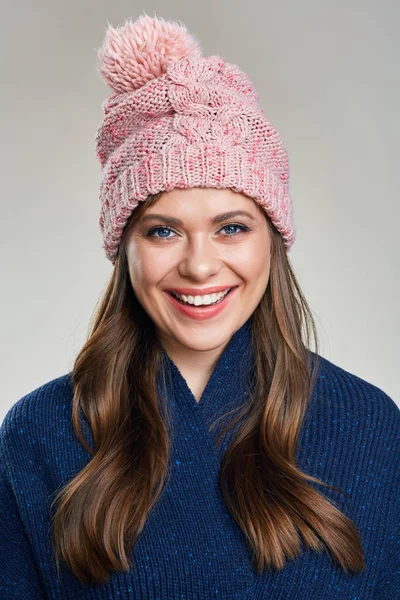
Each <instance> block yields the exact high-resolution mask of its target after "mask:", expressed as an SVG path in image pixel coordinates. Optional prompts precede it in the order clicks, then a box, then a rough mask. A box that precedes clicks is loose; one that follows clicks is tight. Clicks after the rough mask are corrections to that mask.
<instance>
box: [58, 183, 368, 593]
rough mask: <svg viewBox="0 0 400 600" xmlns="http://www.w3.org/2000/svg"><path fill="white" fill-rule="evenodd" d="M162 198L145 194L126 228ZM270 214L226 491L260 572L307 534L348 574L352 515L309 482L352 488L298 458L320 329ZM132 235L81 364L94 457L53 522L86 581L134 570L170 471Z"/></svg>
mask: <svg viewBox="0 0 400 600" xmlns="http://www.w3.org/2000/svg"><path fill="white" fill-rule="evenodd" d="M159 197H160V194H156V195H154V196H149V198H148V199H147V200H146V201H145V202H141V203H139V206H138V207H137V208H136V209H135V210H134V211H133V212H132V214H131V215H130V218H129V220H128V223H127V225H126V227H125V230H124V234H123V236H125V235H126V232H127V230H128V229H129V228H130V227H131V226H133V225H134V224H135V223H136V222H137V220H138V219H139V218H140V216H141V215H142V214H143V212H144V210H145V209H146V208H147V207H149V206H151V205H152V204H154V203H155V202H156V201H157V199H158V198H159ZM265 218H266V220H267V223H268V226H269V228H270V232H271V239H272V246H271V266H270V278H269V282H268V285H267V288H266V290H265V293H264V295H263V297H262V299H261V301H260V303H259V305H258V306H257V308H256V309H255V311H254V312H253V315H252V340H253V344H254V350H255V365H254V368H255V371H254V372H255V385H254V388H253V390H252V392H251V395H250V399H249V401H248V403H247V404H246V406H245V407H244V409H243V410H242V412H241V413H240V414H239V415H237V417H236V418H234V419H232V421H231V422H230V423H228V426H227V427H226V428H225V429H224V430H223V431H222V432H221V433H220V435H219V437H218V440H217V443H219V441H220V439H221V437H222V436H223V435H224V434H225V432H226V431H228V429H230V428H231V427H233V426H234V425H235V424H236V423H237V422H238V421H239V419H243V417H245V418H244V419H243V422H242V424H241V426H240V428H239V429H238V433H237V434H236V437H235V438H234V440H233V442H232V443H231V445H230V447H229V448H228V450H227V451H226V453H225V455H224V456H223V459H222V461H221V471H220V485H221V490H222V493H223V496H224V499H225V502H226V504H227V507H228V509H229V511H230V513H231V515H232V516H233V518H234V519H235V520H236V522H237V523H238V524H239V526H240V527H241V529H242V531H243V533H244V535H245V537H246V539H247V542H248V544H249V546H250V548H251V549H252V551H253V560H254V561H255V565H256V568H257V573H258V574H261V572H262V571H263V569H264V568H265V566H267V567H268V568H275V569H279V570H280V569H283V568H284V566H285V558H295V557H296V556H298V555H299V554H300V553H301V536H302V539H303V540H304V542H305V544H306V545H307V546H309V547H310V548H311V549H312V550H314V551H316V552H321V551H323V550H326V551H327V552H328V553H330V554H331V555H332V557H333V558H334V560H336V561H337V563H338V564H339V565H340V567H341V568H342V569H343V570H344V571H345V573H348V572H350V571H353V572H356V571H362V570H363V569H364V567H365V563H364V557H363V551H362V546H361V541H360V537H359V532H358V530H357V528H356V527H355V525H354V523H353V522H352V521H351V520H350V519H349V518H348V517H347V516H346V515H344V514H343V513H342V512H341V511H340V510H339V509H338V508H336V507H335V506H334V505H333V503H331V502H330V501H329V500H328V499H327V498H326V497H325V496H324V495H323V494H321V493H320V492H318V491H317V490H315V489H314V488H313V487H312V486H311V485H310V484H309V483H308V482H307V480H308V481H313V482H316V483H319V484H321V485H324V486H326V487H330V488H332V489H335V490H337V491H339V492H341V493H343V494H345V492H342V490H338V489H337V488H336V487H334V486H330V485H328V484H326V483H324V482H322V481H320V480H319V479H316V478H314V477H312V476H310V475H307V474H305V473H303V472H302V471H301V470H300V469H299V468H298V466H297V464H296V449H297V443H298V439H299V432H300V428H301V425H302V422H303V418H304V416H305V411H306V408H307V405H308V402H309V400H310V396H311V392H312V389H313V387H314V384H315V380H316V377H317V370H318V337H317V331H316V326H315V323H314V320H313V317H312V313H311V310H310V308H309V306H308V304H307V302H306V299H305V297H304V295H303V294H302V292H301V289H300V286H299V283H298V282H297V279H296V277H295V274H294V271H293V269H292V267H291V265H290V260H289V258H288V255H287V252H286V250H285V248H284V245H283V240H282V238H281V235H280V234H279V232H278V231H277V230H276V229H275V227H274V226H273V224H272V222H271V220H270V218H269V217H268V215H267V214H266V213H265ZM123 240H124V237H123V238H122V240H121V243H120V247H119V253H118V256H117V259H116V262H115V265H114V270H113V272H112V275H111V277H110V281H109V283H108V286H107V288H106V290H105V293H104V295H103V297H102V298H101V301H100V303H99V306H98V307H97V308H96V310H95V313H94V316H93V317H92V321H91V324H90V331H89V334H88V338H87V341H86V342H85V344H84V345H83V347H82V349H81V350H80V352H79V354H78V356H77V358H76V359H75V362H74V365H73V369H72V381H73V387H74V395H73V405H72V421H73V427H74V430H75V432H76V435H77V437H78V439H79V441H80V442H81V443H82V445H83V446H84V448H85V449H86V450H87V451H88V452H89V453H90V454H91V455H92V458H91V460H90V461H89V462H88V464H87V465H86V466H85V467H84V468H83V469H82V470H81V471H80V472H79V473H78V474H77V475H76V476H75V477H74V478H73V479H72V480H71V481H69V483H68V484H67V485H65V486H64V487H63V488H62V489H61V490H59V491H58V493H57V494H56V496H55V498H54V500H53V503H52V508H53V507H55V506H57V507H56V510H55V513H54V516H53V519H52V544H53V550H54V554H55V557H56V563H57V570H58V572H59V561H60V558H62V560H63V561H64V562H65V564H66V565H67V567H68V568H69V569H70V570H71V571H72V572H73V573H74V574H75V576H76V577H77V578H78V580H79V581H80V583H81V584H86V583H102V582H105V581H107V580H108V578H109V573H110V572H111V571H121V572H124V571H128V570H129V569H130V568H131V563H130V560H129V556H130V555H131V553H132V550H133V547H134V545H135V543H136V541H137V539H138V537H139V535H140V533H141V532H142V530H143V528H144V526H145V523H146V519H147V516H148V515H149V512H150V511H151V509H152V507H153V506H154V504H155V503H156V502H157V500H158V499H159V497H160V495H161V493H162V489H163V486H164V484H165V482H166V478H167V475H168V469H167V465H168V459H169V452H170V445H169V443H170V436H169V427H170V425H171V423H170V420H169V416H168V410H167V407H166V405H165V404H164V403H163V398H160V397H159V394H157V388H156V380H157V377H158V374H159V373H161V374H162V362H161V346H160V342H159V341H158V339H157V336H156V333H155V328H154V325H153V322H152V320H151V319H150V317H149V316H148V315H147V313H146V311H145V310H144V309H143V307H142V306H141V304H140V303H139V302H138V300H137V298H136V296H135V294H134V291H133V288H132V285H131V282H130V278H129V271H128V263H127V258H126V254H125V250H124V243H123ZM255 332H256V333H255ZM311 334H312V337H313V339H314V347H315V353H313V352H311V350H310V339H311ZM303 340H304V341H303ZM80 411H82V412H83V414H84V416H85V417H86V419H87V421H88V423H89V425H90V428H91V432H92V434H93V441H94V448H93V449H92V448H90V446H89V445H88V444H87V442H86V440H85V439H84V436H83V434H82V432H81V429H80V420H79V417H80ZM345 495H346V496H347V494H345ZM300 534H301V536H300Z"/></svg>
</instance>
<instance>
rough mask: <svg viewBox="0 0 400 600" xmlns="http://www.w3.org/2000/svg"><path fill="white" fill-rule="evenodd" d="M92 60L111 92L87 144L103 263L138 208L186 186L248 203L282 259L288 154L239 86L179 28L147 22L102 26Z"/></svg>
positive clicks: (240, 80)
mask: <svg viewBox="0 0 400 600" xmlns="http://www.w3.org/2000/svg"><path fill="white" fill-rule="evenodd" d="M98 58H99V72H100V73H101V75H102V77H103V78H104V80H105V81H106V83H107V84H108V85H109V86H110V87H111V88H112V90H113V92H114V93H113V94H112V95H111V96H110V97H109V98H108V99H107V100H106V101H105V102H104V103H103V105H102V108H103V111H104V113H105V117H104V121H103V123H102V124H101V125H100V127H99V128H98V130H97V135H96V153H97V156H98V158H99V160H100V162H101V166H102V168H103V179H102V182H101V185H100V196H99V198H100V201H101V214H100V221H99V224H100V229H101V231H102V234H103V239H104V244H103V248H104V250H105V253H106V256H107V258H108V259H109V260H110V261H111V262H112V263H113V264H114V263H115V259H116V256H117V253H118V246H119V243H120V240H121V236H122V232H123V229H124V226H125V224H126V221H127V219H128V217H129V215H130V214H131V213H132V211H133V210H134V208H136V206H137V205H138V203H139V202H140V201H144V200H146V198H147V196H148V195H149V194H155V193H157V192H160V191H167V190H171V189H174V188H190V187H209V188H231V189H232V190H234V191H238V192H243V193H244V194H246V195H247V196H250V197H251V198H253V199H254V200H255V201H256V202H257V203H258V204H259V205H260V206H262V208H263V209H264V210H265V211H266V212H267V214H268V215H269V216H270V218H271V220H272V222H273V224H274V225H275V227H276V229H277V230H278V231H279V232H280V234H281V235H282V238H283V240H284V245H285V248H286V250H287V251H289V250H290V248H291V246H292V244H293V242H294V239H295V231H294V226H293V217H292V202H291V199H290V196H289V190H288V180H289V160H288V155H287V152H286V150H285V148H284V146H283V141H282V138H281V137H280V135H279V133H278V132H277V131H276V130H275V129H274V127H273V126H272V125H271V123H270V122H269V121H268V119H267V118H266V117H265V116H264V113H263V111H262V109H261V108H260V106H259V104H258V99H259V98H258V95H257V94H256V92H255V90H254V87H253V86H252V83H251V81H250V79H249V77H248V76H247V75H246V74H245V73H243V71H241V70H240V69H239V68H238V67H237V66H236V65H233V64H230V63H228V62H226V61H225V60H224V59H223V58H221V57H220V56H210V57H202V54H201V49H200V46H199V44H198V42H197V40H196V39H195V38H194V37H193V36H192V35H190V34H189V33H188V32H187V30H186V28H185V26H184V25H182V24H180V23H175V22H173V21H165V20H163V19H162V18H157V17H154V18H152V17H149V16H147V15H142V16H141V17H139V18H138V19H137V20H136V21H135V22H131V21H129V20H128V21H126V23H125V24H124V25H123V26H122V27H119V28H116V29H114V28H113V27H112V26H111V25H110V24H108V29H107V31H106V35H105V39H104V42H103V45H102V47H101V48H100V49H99V50H98Z"/></svg>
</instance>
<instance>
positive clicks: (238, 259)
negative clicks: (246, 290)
mask: <svg viewBox="0 0 400 600" xmlns="http://www.w3.org/2000/svg"><path fill="white" fill-rule="evenodd" d="M226 262H227V264H228V265H231V266H232V268H234V269H235V270H236V271H237V272H239V273H240V274H241V275H242V277H243V279H245V280H246V279H254V278H259V277H262V276H263V275H265V277H268V273H269V263H270V252H269V246H268V245H267V244H266V243H265V239H263V238H261V237H260V236H254V237H253V238H252V239H251V240H250V239H249V240H248V242H246V243H245V244H240V245H238V246H236V247H235V248H231V251H230V252H228V253H227V260H226Z"/></svg>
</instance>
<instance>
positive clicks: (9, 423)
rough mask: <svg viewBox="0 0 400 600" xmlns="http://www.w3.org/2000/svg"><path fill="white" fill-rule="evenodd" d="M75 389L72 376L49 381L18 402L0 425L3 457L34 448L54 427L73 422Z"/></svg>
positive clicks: (0, 447) (68, 375)
mask: <svg viewBox="0 0 400 600" xmlns="http://www.w3.org/2000/svg"><path fill="white" fill-rule="evenodd" d="M72 398H73V387H72V378H71V373H70V372H69V373H66V374H64V375H61V376H60V377H57V378H55V379H52V380H51V381H48V382H46V383H44V384H42V385H41V386H39V387H38V388H36V389H34V390H32V391H31V392H29V393H28V394H25V395H24V396H23V397H22V398H20V399H19V400H17V402H15V404H13V406H11V408H10V409H9V410H8V412H7V413H6V415H5V417H4V419H3V422H2V423H1V425H0V456H1V458H2V459H3V460H4V456H5V453H6V454H7V453H8V452H9V451H14V450H15V451H16V452H18V450H19V451H25V452H26V448H27V446H28V447H30V448H32V446H33V445H34V444H38V443H40V441H41V440H42V439H43V438H44V437H45V436H46V434H48V433H49V432H50V431H51V429H52V427H51V425H53V424H54V423H60V421H62V420H63V419H65V420H66V421H70V413H71V407H72Z"/></svg>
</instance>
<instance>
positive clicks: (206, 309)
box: [166, 287, 238, 321]
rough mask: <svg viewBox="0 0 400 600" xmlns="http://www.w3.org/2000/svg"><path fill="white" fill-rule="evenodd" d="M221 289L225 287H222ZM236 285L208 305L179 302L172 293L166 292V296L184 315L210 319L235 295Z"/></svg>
mask: <svg viewBox="0 0 400 600" xmlns="http://www.w3.org/2000/svg"><path fill="white" fill-rule="evenodd" d="M222 289H223V290H224V289H226V288H222ZM237 289H238V287H235V288H233V289H231V291H230V292H229V293H228V294H227V295H226V296H225V297H224V299H223V300H221V302H218V304H211V305H210V306H201V307H200V306H197V307H196V306H191V305H190V304H181V303H180V302H179V301H178V300H177V299H176V298H174V296H172V294H170V293H168V292H166V294H167V296H168V298H169V299H170V301H171V303H172V304H173V306H174V307H175V308H177V309H178V310H179V312H180V313H182V314H183V315H185V316H186V317H190V318H192V319H197V320H199V321H203V320H204V319H210V318H211V317H215V316H216V315H218V314H219V313H220V312H221V311H223V310H224V308H225V307H226V306H227V304H228V302H229V300H230V299H231V298H232V296H234V295H235V293H236V290H237Z"/></svg>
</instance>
